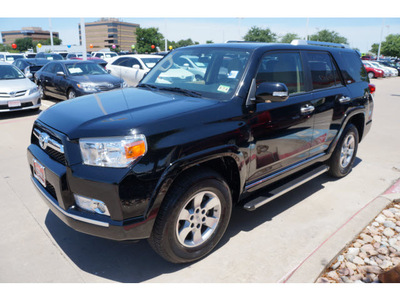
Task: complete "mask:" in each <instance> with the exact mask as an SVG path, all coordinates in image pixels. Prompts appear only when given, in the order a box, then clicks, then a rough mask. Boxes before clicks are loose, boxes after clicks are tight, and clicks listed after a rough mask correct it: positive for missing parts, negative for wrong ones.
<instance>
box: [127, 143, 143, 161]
mask: <svg viewBox="0 0 400 300" xmlns="http://www.w3.org/2000/svg"><path fill="white" fill-rule="evenodd" d="M145 153H146V143H145V142H144V141H142V140H140V141H136V142H133V143H129V144H126V145H125V155H126V158H127V159H131V158H137V157H140V156H142V155H144V154H145Z"/></svg>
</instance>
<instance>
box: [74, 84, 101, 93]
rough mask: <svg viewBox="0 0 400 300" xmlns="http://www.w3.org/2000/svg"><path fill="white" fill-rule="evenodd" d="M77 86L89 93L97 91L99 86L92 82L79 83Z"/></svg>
mask: <svg viewBox="0 0 400 300" xmlns="http://www.w3.org/2000/svg"><path fill="white" fill-rule="evenodd" d="M76 86H77V87H78V88H80V89H82V90H84V91H85V92H88V93H90V92H97V86H96V85H94V84H91V83H78V84H77V85H76Z"/></svg>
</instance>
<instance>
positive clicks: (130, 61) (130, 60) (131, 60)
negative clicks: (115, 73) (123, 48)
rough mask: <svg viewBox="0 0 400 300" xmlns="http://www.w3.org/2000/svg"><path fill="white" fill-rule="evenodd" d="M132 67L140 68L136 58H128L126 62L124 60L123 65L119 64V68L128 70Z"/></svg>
mask: <svg viewBox="0 0 400 300" xmlns="http://www.w3.org/2000/svg"><path fill="white" fill-rule="evenodd" d="M133 65H139V67H140V63H139V61H138V60H137V59H136V58H131V57H130V58H128V59H127V60H125V61H124V62H123V63H121V66H124V67H129V68H132V66H133Z"/></svg>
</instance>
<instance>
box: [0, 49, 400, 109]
mask: <svg viewBox="0 0 400 300" xmlns="http://www.w3.org/2000/svg"><path fill="white" fill-rule="evenodd" d="M61 54H63V53H61ZM61 54H60V53H44V52H40V53H37V54H36V55H35V58H27V57H29V55H31V54H26V55H23V54H12V53H0V112H3V111H12V110H24V109H39V107H40V101H41V99H42V98H44V97H48V96H50V97H54V98H58V99H61V100H66V99H71V98H75V97H78V96H82V95H86V94H91V93H97V92H102V91H108V90H112V89H117V88H125V87H128V86H129V87H135V86H137V85H138V83H139V82H140V81H141V80H142V78H143V77H144V76H145V75H146V74H147V73H148V72H149V71H150V69H151V68H153V67H154V66H155V65H156V64H157V63H158V61H159V60H161V59H162V58H163V56H164V54H163V55H154V54H128V55H118V54H117V53H115V52H93V53H87V60H85V61H84V60H83V53H64V55H61ZM64 56H65V57H64ZM1 60H2V61H4V62H1ZM362 61H363V64H364V67H365V69H366V70H367V73H368V76H369V78H380V77H391V76H399V74H400V63H399V62H391V61H374V60H362ZM206 68H207V62H206V60H204V61H200V60H199V58H198V57H196V56H182V57H180V58H179V60H176V61H174V62H173V65H172V66H171V67H170V68H169V69H168V72H165V73H163V74H162V75H160V78H159V79H158V80H159V81H160V82H163V83H170V82H168V81H171V80H172V81H179V80H188V79H190V81H201V80H203V78H204V75H205V70H206ZM27 78H28V79H27ZM29 79H30V80H29Z"/></svg>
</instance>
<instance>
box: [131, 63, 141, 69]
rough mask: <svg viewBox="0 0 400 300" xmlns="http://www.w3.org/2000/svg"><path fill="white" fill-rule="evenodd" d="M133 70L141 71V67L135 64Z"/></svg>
mask: <svg viewBox="0 0 400 300" xmlns="http://www.w3.org/2000/svg"><path fill="white" fill-rule="evenodd" d="M132 69H136V70H139V69H140V66H139V65H138V64H134V65H133V66H132Z"/></svg>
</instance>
